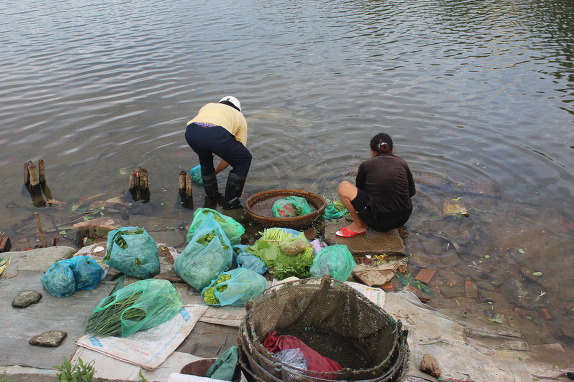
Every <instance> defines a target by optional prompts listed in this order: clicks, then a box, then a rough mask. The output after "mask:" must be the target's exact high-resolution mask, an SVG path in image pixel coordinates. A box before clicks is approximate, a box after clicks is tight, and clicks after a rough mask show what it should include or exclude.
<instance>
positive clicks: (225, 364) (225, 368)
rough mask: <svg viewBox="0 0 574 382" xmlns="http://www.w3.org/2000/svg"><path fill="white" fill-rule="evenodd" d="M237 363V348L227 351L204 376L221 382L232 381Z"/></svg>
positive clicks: (233, 347)
mask: <svg viewBox="0 0 574 382" xmlns="http://www.w3.org/2000/svg"><path fill="white" fill-rule="evenodd" d="M238 361H239V348H238V347H237V346H232V347H230V348H229V349H227V350H226V351H225V352H224V353H223V354H222V355H221V356H220V357H219V358H218V359H217V361H215V362H214V363H213V364H212V365H211V366H210V367H209V369H207V371H206V372H205V376H206V377H209V378H211V379H219V380H222V381H233V380H234V378H233V377H234V376H235V373H236V370H237V362H238Z"/></svg>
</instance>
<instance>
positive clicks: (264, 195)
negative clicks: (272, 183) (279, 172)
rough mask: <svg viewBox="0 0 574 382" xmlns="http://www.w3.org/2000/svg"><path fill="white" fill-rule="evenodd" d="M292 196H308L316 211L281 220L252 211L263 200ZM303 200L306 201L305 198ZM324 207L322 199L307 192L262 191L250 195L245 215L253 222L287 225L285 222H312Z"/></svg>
mask: <svg viewBox="0 0 574 382" xmlns="http://www.w3.org/2000/svg"><path fill="white" fill-rule="evenodd" d="M292 195H294V196H302V197H305V196H310V197H311V199H312V201H314V202H317V204H318V205H317V206H315V205H313V207H315V208H316V210H315V211H313V212H311V213H310V214H307V215H301V216H294V217H282V218H278V217H273V216H264V215H260V214H258V213H255V212H253V211H252V206H253V205H255V203H256V202H259V201H264V200H267V199H270V198H274V197H278V196H292ZM305 199H307V198H305ZM307 200H308V201H309V199H307ZM313 204H315V203H313ZM326 207H327V203H326V202H325V199H323V197H321V195H318V194H316V193H313V192H309V191H303V190H295V189H289V188H283V189H277V190H268V191H262V192H259V193H257V194H254V195H252V196H251V197H249V199H247V201H246V202H245V212H247V214H248V215H249V216H251V217H252V218H253V219H254V220H263V221H267V222H273V223H287V222H288V223H292V222H301V221H307V220H314V219H316V218H317V217H318V216H319V215H321V214H322V213H323V211H324V210H325V208H326Z"/></svg>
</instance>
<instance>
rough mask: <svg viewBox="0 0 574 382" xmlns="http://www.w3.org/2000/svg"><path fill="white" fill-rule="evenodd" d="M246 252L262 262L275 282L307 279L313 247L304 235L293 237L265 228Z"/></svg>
mask: <svg viewBox="0 0 574 382" xmlns="http://www.w3.org/2000/svg"><path fill="white" fill-rule="evenodd" d="M247 251H248V252H249V253H253V254H254V255H255V256H257V257H259V258H260V259H261V260H263V261H264V262H265V265H266V266H268V267H269V268H270V271H269V272H270V273H271V274H273V276H274V277H275V278H276V279H277V280H283V279H285V278H287V277H291V276H295V277H298V278H300V279H304V278H307V277H309V268H310V267H311V264H313V257H314V252H313V247H312V246H311V245H310V244H309V242H308V241H307V238H306V237H305V234H303V233H300V234H299V235H297V236H293V234H291V233H288V232H286V231H285V229H283V228H267V229H266V230H264V231H263V234H262V235H261V237H260V238H259V239H258V240H256V241H255V243H254V244H253V245H252V246H250V247H248V248H247ZM284 251H285V252H284Z"/></svg>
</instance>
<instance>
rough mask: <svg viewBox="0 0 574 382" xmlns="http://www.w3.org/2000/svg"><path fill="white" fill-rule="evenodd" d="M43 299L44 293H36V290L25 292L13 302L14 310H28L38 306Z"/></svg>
mask: <svg viewBox="0 0 574 382" xmlns="http://www.w3.org/2000/svg"><path fill="white" fill-rule="evenodd" d="M41 298H42V293H39V292H36V291H35V290H25V291H22V292H20V293H19V294H18V296H16V297H14V300H12V306H13V307H14V308H27V307H28V306H30V305H32V304H36V303H37V302H38V301H40V299H41Z"/></svg>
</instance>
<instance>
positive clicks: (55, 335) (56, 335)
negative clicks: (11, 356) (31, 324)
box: [30, 330, 68, 347]
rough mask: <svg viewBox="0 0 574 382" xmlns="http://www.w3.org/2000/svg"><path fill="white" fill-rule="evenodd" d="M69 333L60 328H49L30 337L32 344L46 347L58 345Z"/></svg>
mask: <svg viewBox="0 0 574 382" xmlns="http://www.w3.org/2000/svg"><path fill="white" fill-rule="evenodd" d="M67 335H68V333H66V332H62V331H60V330H48V331H47V332H44V333H42V334H39V335H37V336H34V337H32V338H31V339H30V345H35V346H44V347H58V346H60V344H61V343H62V341H64V338H66V336H67Z"/></svg>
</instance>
